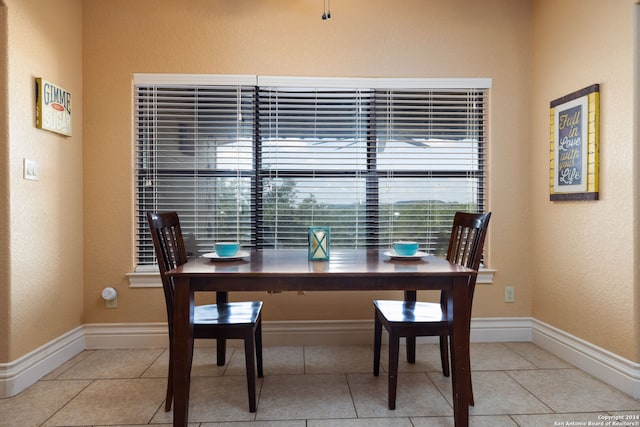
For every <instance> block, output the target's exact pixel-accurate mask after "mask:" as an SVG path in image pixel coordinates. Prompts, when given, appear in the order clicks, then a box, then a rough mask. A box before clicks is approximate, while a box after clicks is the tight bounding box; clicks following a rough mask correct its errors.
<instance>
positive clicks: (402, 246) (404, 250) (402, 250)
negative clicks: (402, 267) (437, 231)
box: [393, 241, 418, 256]
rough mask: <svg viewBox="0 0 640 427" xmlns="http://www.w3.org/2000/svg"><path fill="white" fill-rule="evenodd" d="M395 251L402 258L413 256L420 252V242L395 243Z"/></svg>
mask: <svg viewBox="0 0 640 427" xmlns="http://www.w3.org/2000/svg"><path fill="white" fill-rule="evenodd" d="M393 250H394V251H395V253H396V254H397V255H400V256H413V255H415V253H416V252H418V242H407V241H398V242H393Z"/></svg>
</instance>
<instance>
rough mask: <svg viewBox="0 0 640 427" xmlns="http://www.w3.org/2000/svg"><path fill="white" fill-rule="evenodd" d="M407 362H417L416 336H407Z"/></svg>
mask: <svg viewBox="0 0 640 427" xmlns="http://www.w3.org/2000/svg"><path fill="white" fill-rule="evenodd" d="M406 339H407V362H408V363H416V337H407V338H406Z"/></svg>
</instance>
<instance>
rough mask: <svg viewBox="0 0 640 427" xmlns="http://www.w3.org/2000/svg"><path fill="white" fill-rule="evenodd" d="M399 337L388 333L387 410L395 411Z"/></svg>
mask: <svg viewBox="0 0 640 427" xmlns="http://www.w3.org/2000/svg"><path fill="white" fill-rule="evenodd" d="M399 353H400V337H399V336H397V335H394V334H391V333H389V409H391V410H393V409H396V390H397V389H398V358H399Z"/></svg>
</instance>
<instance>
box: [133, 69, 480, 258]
mask: <svg viewBox="0 0 640 427" xmlns="http://www.w3.org/2000/svg"><path fill="white" fill-rule="evenodd" d="M489 86H490V81H489V80H486V79H473V80H429V79H312V78H295V77H290V78H287V77H255V76H201V75H191V76H190V75H180V76H167V75H136V76H135V78H134V106H135V111H134V114H135V145H136V153H137V156H136V159H137V161H136V179H137V193H136V194H137V221H138V230H139V231H138V236H137V254H138V264H139V265H149V264H153V263H155V258H154V255H153V245H152V243H151V239H150V236H149V235H148V231H147V226H146V218H145V215H146V212H147V211H167V210H175V211H177V212H178V213H179V215H180V219H181V224H182V227H183V232H184V234H185V238H186V240H187V244H188V246H189V248H190V251H191V252H192V253H194V254H196V253H204V252H210V251H211V250H212V247H213V242H214V241H217V240H238V241H240V242H241V244H242V245H243V246H244V247H256V248H266V247H275V248H293V247H306V245H307V229H308V227H309V226H312V225H316V226H329V227H330V229H331V246H332V248H352V247H358V248H363V247H368V248H369V247H370V248H389V247H390V245H391V242H392V241H394V240H401V239H411V240H415V239H416V238H417V240H418V241H419V242H420V247H421V248H425V249H427V251H429V252H432V253H436V254H442V253H443V252H444V251H445V250H446V247H447V244H448V236H449V232H450V229H451V221H452V218H453V213H454V212H455V211H458V210H465V211H483V210H484V208H485V206H484V196H485V151H486V131H485V127H486V102H487V89H488V87H489Z"/></svg>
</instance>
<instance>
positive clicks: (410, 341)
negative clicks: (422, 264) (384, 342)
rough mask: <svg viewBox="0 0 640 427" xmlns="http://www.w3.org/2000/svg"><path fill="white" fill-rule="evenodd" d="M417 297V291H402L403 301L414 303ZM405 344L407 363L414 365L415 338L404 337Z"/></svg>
mask: <svg viewBox="0 0 640 427" xmlns="http://www.w3.org/2000/svg"><path fill="white" fill-rule="evenodd" d="M417 297H418V292H417V291H404V300H405V301H416V300H417ZM405 340H406V344H407V363H416V337H406V338H405Z"/></svg>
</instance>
